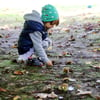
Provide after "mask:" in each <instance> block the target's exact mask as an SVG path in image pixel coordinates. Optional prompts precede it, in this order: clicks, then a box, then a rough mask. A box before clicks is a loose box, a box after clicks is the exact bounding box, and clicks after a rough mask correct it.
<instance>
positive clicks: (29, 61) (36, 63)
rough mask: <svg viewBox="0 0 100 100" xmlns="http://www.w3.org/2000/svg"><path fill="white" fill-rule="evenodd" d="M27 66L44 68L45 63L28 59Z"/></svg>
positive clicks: (36, 59)
mask: <svg viewBox="0 0 100 100" xmlns="http://www.w3.org/2000/svg"><path fill="white" fill-rule="evenodd" d="M27 65H28V66H38V67H42V66H43V62H42V61H41V60H39V59H38V58H31V57H30V58H28V60H27Z"/></svg>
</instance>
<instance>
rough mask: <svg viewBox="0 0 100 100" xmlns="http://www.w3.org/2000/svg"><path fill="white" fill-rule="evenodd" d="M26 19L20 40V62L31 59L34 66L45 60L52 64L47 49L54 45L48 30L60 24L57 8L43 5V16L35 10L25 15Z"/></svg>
mask: <svg viewBox="0 0 100 100" xmlns="http://www.w3.org/2000/svg"><path fill="white" fill-rule="evenodd" d="M24 19H25V23H24V27H23V30H22V32H21V34H20V36H19V40H18V53H19V57H18V62H20V61H25V62H26V61H31V63H33V64H32V65H34V66H41V65H42V64H41V62H43V63H44V64H46V65H47V66H52V65H53V64H52V61H51V60H50V59H49V58H48V57H47V54H46V52H45V50H46V49H47V48H48V47H49V46H51V45H52V41H51V40H50V39H49V38H48V33H47V30H48V29H50V28H52V27H54V26H55V25H56V26H57V25H58V24H59V15H58V12H57V10H56V8H55V7H54V6H52V5H50V4H48V5H45V6H44V7H42V15H41V16H40V14H39V13H38V12H37V11H35V10H33V11H32V13H30V14H26V15H24ZM32 55H36V56H37V57H39V58H40V59H41V60H40V59H38V58H36V57H35V56H34V57H33V56H32ZM31 56H32V59H31ZM30 59H31V60H30ZM29 63H30V62H29Z"/></svg>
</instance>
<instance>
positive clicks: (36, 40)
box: [29, 31, 52, 66]
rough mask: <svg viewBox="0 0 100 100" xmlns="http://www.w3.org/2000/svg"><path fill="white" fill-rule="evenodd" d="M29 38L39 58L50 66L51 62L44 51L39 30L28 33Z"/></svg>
mask: <svg viewBox="0 0 100 100" xmlns="http://www.w3.org/2000/svg"><path fill="white" fill-rule="evenodd" d="M29 35H30V38H31V40H32V42H33V47H34V49H35V52H36V53H37V55H38V56H39V57H41V59H42V60H43V62H44V63H46V64H47V65H49V66H52V62H51V61H50V60H49V59H48V57H47V55H46V52H45V50H44V48H43V46H42V35H41V33H40V32H39V31H37V32H34V33H30V34H29Z"/></svg>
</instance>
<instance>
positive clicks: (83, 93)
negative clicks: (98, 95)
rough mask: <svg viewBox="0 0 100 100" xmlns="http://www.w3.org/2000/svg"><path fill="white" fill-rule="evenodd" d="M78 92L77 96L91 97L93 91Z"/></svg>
mask: <svg viewBox="0 0 100 100" xmlns="http://www.w3.org/2000/svg"><path fill="white" fill-rule="evenodd" d="M78 92H79V93H77V94H76V95H91V94H92V92H91V91H83V90H79V89H78Z"/></svg>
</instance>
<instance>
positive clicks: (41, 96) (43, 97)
mask: <svg viewBox="0 0 100 100" xmlns="http://www.w3.org/2000/svg"><path fill="white" fill-rule="evenodd" d="M36 97H37V98H39V99H46V98H48V97H49V98H52V99H53V98H57V97H58V96H57V95H56V94H55V93H54V92H51V93H50V94H48V93H38V94H36Z"/></svg>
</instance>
